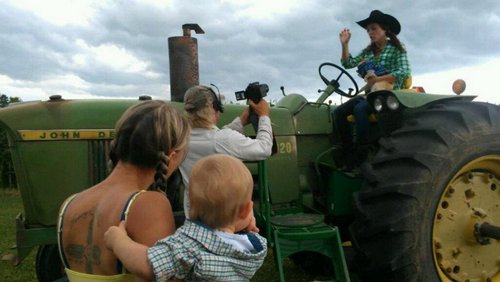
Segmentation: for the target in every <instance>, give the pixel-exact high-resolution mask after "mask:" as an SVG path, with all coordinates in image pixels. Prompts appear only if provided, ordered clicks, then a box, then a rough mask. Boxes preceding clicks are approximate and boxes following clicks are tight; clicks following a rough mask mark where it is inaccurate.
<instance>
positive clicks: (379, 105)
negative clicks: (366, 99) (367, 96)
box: [373, 97, 383, 112]
mask: <svg viewBox="0 0 500 282" xmlns="http://www.w3.org/2000/svg"><path fill="white" fill-rule="evenodd" d="M373 108H374V109H375V111H377V112H380V111H382V108H383V103H382V98H380V97H377V98H375V100H373Z"/></svg>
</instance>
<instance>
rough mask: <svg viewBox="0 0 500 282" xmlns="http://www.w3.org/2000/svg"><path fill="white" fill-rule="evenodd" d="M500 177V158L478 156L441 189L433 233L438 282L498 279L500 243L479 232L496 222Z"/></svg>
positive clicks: (496, 223) (498, 212) (498, 209)
mask: <svg viewBox="0 0 500 282" xmlns="http://www.w3.org/2000/svg"><path fill="white" fill-rule="evenodd" d="M499 141H500V140H499ZM499 175H500V156H499V155H489V156H484V157H480V158H478V159H475V160H473V161H471V162H469V163H468V164H466V165H465V166H464V167H462V169H460V170H459V172H458V173H457V174H456V175H455V176H454V177H453V178H452V180H451V181H450V182H449V183H448V185H447V186H446V188H445V189H444V191H443V193H442V195H441V199H440V201H439V203H438V205H437V209H436V212H435V217H434V225H433V235H432V236H433V255H434V257H433V260H434V263H435V266H436V269H437V271H438V273H439V277H440V278H441V280H442V281H500V241H498V240H496V239H494V238H490V237H491V235H492V234H484V233H486V232H485V231H482V230H483V229H484V227H485V226H486V227H488V226H491V227H494V226H496V225H498V224H499V223H500V207H499V206H500V179H499V178H498V176H499ZM481 227H483V228H481ZM492 230H494V228H492ZM481 231H482V232H481ZM493 232H494V231H493ZM496 232H498V230H497V231H496ZM493 279H496V280H493Z"/></svg>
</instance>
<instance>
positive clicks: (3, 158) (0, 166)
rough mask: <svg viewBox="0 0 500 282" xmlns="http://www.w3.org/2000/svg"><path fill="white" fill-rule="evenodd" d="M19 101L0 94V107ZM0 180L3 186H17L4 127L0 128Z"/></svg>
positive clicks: (19, 100)
mask: <svg viewBox="0 0 500 282" xmlns="http://www.w3.org/2000/svg"><path fill="white" fill-rule="evenodd" d="M14 102H21V99H19V97H7V95H5V94H1V95H0V107H1V108H4V107H7V106H8V105H9V104H10V103H14ZM0 180H1V183H0V184H1V187H3V188H17V180H16V175H15V172H14V166H13V164H12V157H11V155H10V150H9V143H8V140H7V132H6V131H5V129H4V128H0Z"/></svg>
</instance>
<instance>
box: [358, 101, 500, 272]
mask: <svg viewBox="0 0 500 282" xmlns="http://www.w3.org/2000/svg"><path fill="white" fill-rule="evenodd" d="M379 144H380V149H379V151H378V152H377V154H376V155H375V156H374V158H373V160H372V161H370V163H366V164H365V165H364V166H363V174H364V176H365V178H366V181H365V186H364V187H363V189H362V191H360V192H358V193H357V194H355V195H354V206H355V209H356V218H355V220H354V222H353V224H352V225H351V227H350V231H351V235H352V240H353V245H354V247H355V249H356V250H357V258H356V269H355V271H357V272H358V275H359V276H360V277H361V278H362V279H363V281H364V280H366V281H426V282H428V281H470V282H472V281H490V282H498V281H500V256H499V255H500V241H499V240H498V239H494V238H491V237H492V236H493V237H494V236H497V235H498V233H497V235H487V236H486V237H484V236H482V235H481V234H479V233H481V232H478V227H481V226H482V225H484V224H490V225H489V226H492V227H493V229H495V228H498V226H499V225H500V107H498V106H495V105H492V104H487V103H479V102H477V103H472V102H461V101H448V102H442V103H440V104H436V105H432V106H429V107H428V108H427V109H425V110H423V111H422V112H419V113H416V114H414V116H412V117H411V118H408V119H407V120H405V121H404V122H403V125H402V127H401V128H399V129H397V130H396V131H394V132H392V133H391V135H390V136H389V137H385V138H382V139H380V141H379ZM495 232H498V229H496V231H493V233H495ZM490 234H491V233H490ZM483 235H484V234H483Z"/></svg>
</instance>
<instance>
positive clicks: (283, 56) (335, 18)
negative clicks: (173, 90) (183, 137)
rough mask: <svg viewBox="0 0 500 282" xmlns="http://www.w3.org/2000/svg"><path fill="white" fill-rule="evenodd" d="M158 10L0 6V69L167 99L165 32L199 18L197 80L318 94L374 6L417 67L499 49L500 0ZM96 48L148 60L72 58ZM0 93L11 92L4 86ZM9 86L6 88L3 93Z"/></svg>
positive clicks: (182, 5) (122, 4) (355, 44)
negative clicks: (142, 67)
mask: <svg viewBox="0 0 500 282" xmlns="http://www.w3.org/2000/svg"><path fill="white" fill-rule="evenodd" d="M173 3H174V4H173V5H172V6H170V7H167V6H165V7H162V8H159V7H157V6H151V5H147V4H142V3H141V2H139V1H137V2H134V1H114V2H107V4H106V5H101V6H99V7H98V10H97V14H96V15H95V17H93V18H92V19H91V21H90V23H89V25H88V26H73V25H67V26H57V25H53V24H51V23H48V22H46V21H44V20H43V19H41V18H38V17H37V16H35V15H34V14H32V13H31V12H28V11H26V10H21V9H18V8H15V7H13V6H10V5H9V4H0V6H1V7H2V9H0V18H2V19H3V23H2V25H0V49H1V50H2V51H1V55H0V74H3V75H6V76H8V77H10V78H12V79H16V80H25V81H30V82H38V83H43V81H44V80H46V79H50V78H51V77H54V76H58V75H65V74H71V75H74V76H76V77H79V78H80V79H82V80H84V81H85V82H86V84H87V85H88V87H89V88H87V89H85V91H86V92H88V93H90V94H92V95H98V96H110V97H113V96H120V97H123V96H130V97H134V96H138V95H142V94H149V95H154V96H164V97H169V94H168V93H169V89H168V83H169V70H168V66H169V61H168V43H167V40H168V37H170V36H180V35H181V34H182V30H181V26H182V24H184V23H188V22H189V23H191V22H195V23H198V24H200V26H201V27H202V28H203V29H204V30H205V32H206V34H202V35H195V34H193V36H194V37H196V38H197V39H198V43H199V61H200V80H201V82H202V83H206V84H208V83H214V84H216V85H218V86H219V88H221V91H222V92H223V93H224V94H225V95H226V97H228V98H232V96H233V94H232V93H233V92H234V91H237V90H240V89H244V87H246V85H247V83H249V82H252V81H260V82H266V83H268V84H269V86H270V87H271V91H270V94H269V95H270V98H273V99H277V98H279V96H280V95H281V93H280V90H279V87H280V86H281V85H284V86H285V88H286V90H287V92H300V93H304V94H305V95H313V96H314V95H317V92H316V90H317V89H318V88H321V87H323V83H322V81H321V80H320V79H319V77H318V75H317V68H318V65H319V64H320V63H322V62H325V61H330V62H333V63H339V57H340V44H339V41H338V33H339V31H340V29H341V28H343V27H348V28H350V29H351V30H352V32H353V38H352V40H351V45H350V46H351V50H352V52H353V53H356V52H358V51H360V50H361V49H362V48H364V47H365V46H366V45H367V44H368V38H367V36H366V32H365V31H364V30H363V29H362V28H360V27H359V26H358V25H357V24H356V23H355V22H356V21H358V20H361V19H364V18H366V17H367V16H368V14H369V12H370V11H371V10H373V9H380V10H382V11H384V12H386V13H390V14H392V15H394V16H396V17H397V18H398V19H399V20H400V22H401V24H402V26H403V29H402V32H401V34H400V39H401V41H402V42H403V43H404V44H405V46H406V48H407V50H408V52H409V57H410V59H411V63H412V69H413V73H414V75H416V74H424V73H428V72H434V71H439V70H446V69H450V68H456V67H461V66H465V65H471V64H477V63H480V62H482V61H485V60H487V59H488V58H491V57H498V56H499V55H500V48H498V46H500V34H499V33H498V30H500V4H498V3H497V1H494V0H485V1H481V2H478V1H475V2H470V1H465V0H461V1H451V0H450V1H440V3H438V4H437V3H436V2H435V1H428V0H424V1H387V2H385V3H377V6H374V4H373V3H372V2H371V1H363V0H357V1H347V0H344V1H327V0H317V1H303V2H302V3H301V4H300V5H298V6H295V7H293V8H291V9H290V10H289V11H288V12H286V13H277V14H276V15H271V16H269V17H266V18H265V19H262V17H260V16H259V15H258V14H255V15H247V16H244V17H243V16H240V13H239V12H240V11H241V10H240V9H241V7H240V6H233V5H231V4H230V3H228V2H224V3H222V2H215V1H214V2H204V1H190V2H189V3H186V2H182V1H174V2H173ZM78 42H84V43H85V44H86V45H88V46H89V48H96V47H99V46H102V45H106V44H108V45H114V46H117V47H120V48H123V49H124V50H126V51H127V52H129V53H130V54H132V55H134V56H135V57H136V58H138V59H139V60H141V61H144V62H146V63H147V64H148V69H147V70H146V71H148V72H152V73H157V74H158V76H154V77H152V76H148V75H146V74H145V73H131V72H125V71H122V70H117V69H113V68H110V67H109V66H107V65H103V64H101V63H99V61H97V60H94V59H93V58H90V61H88V62H87V64H85V65H78V64H75V63H74V61H73V57H74V56H75V55H76V54H78V53H84V52H86V50H85V48H82V46H81V44H79V43H78ZM1 87H2V86H1V85H0V91H2V92H4V91H3V90H2V89H1ZM6 94H9V93H6Z"/></svg>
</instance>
